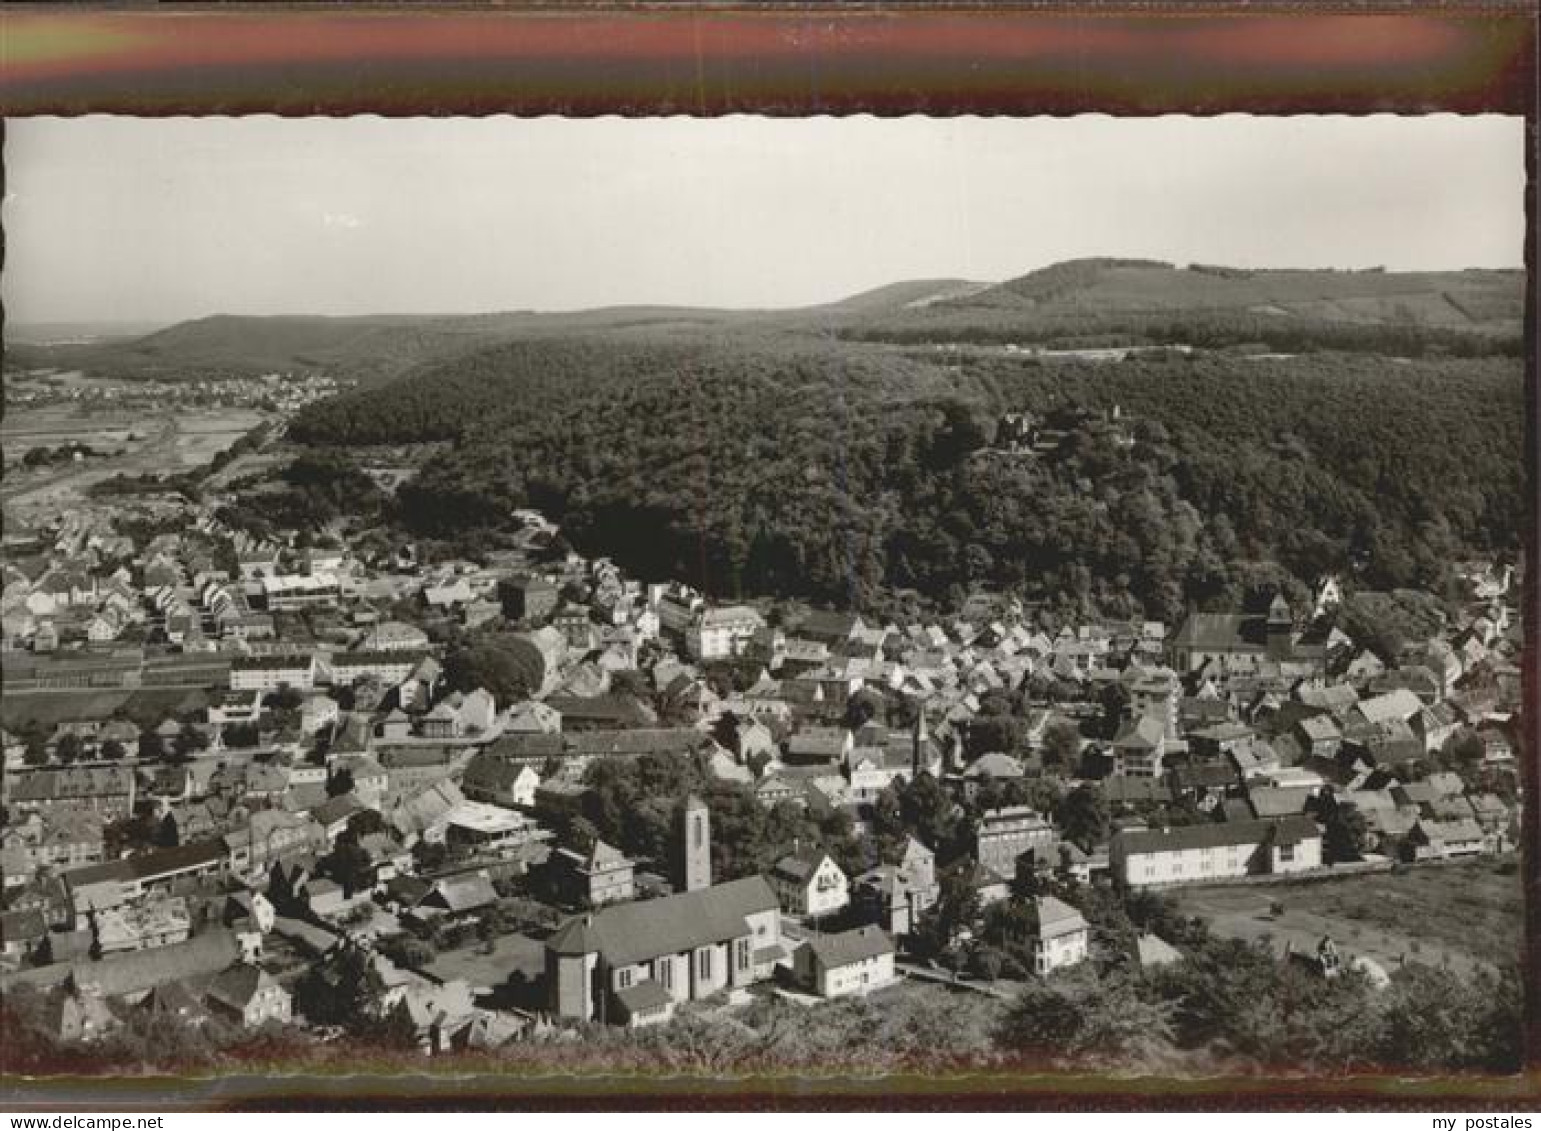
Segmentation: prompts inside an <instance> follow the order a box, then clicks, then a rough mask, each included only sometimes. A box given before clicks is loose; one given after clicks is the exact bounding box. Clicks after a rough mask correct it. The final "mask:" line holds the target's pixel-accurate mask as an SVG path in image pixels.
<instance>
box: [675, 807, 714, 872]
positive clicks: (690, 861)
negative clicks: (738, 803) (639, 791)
mask: <svg viewBox="0 0 1541 1131" xmlns="http://www.w3.org/2000/svg"><path fill="white" fill-rule="evenodd" d="M684 822H685V823H684V828H683V829H682V830H681V832H682V833H683V834H684V835H683V836H682V838H681V843H680V877H679V879H680V888H681V890H682V891H699V890H700V889H701V888H709V887H711V886H712V819H711V813H710V811H709V810H708V809H707V807H706V802H704V801H702V800H701V799H700V798H699V797H697V796H696V795H695V794H691V795H690V796H689V797H687V798H686V799H685V815H684Z"/></svg>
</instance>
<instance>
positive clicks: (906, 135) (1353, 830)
mask: <svg viewBox="0 0 1541 1131" xmlns="http://www.w3.org/2000/svg"><path fill="white" fill-rule="evenodd" d="M1527 144H1528V143H1527V140H1526V127H1525V122H1524V120H1523V119H1522V118H1520V117H1517V116H1510V115H1502V114H1467V115H1457V114H1450V113H1432V114H1401V115H1396V114H1372V115H1368V116H1346V115H1340V116H1335V115H1298V116H1292V115H1276V116H1252V115H1247V114H1219V115H1216V116H1209V117H1189V116H1182V115H1167V116H1153V117H1143V118H1129V117H1117V116H1110V115H1099V114H1087V115H1074V116H1064V117H1049V116H1043V117H966V116H965V117H926V116H920V115H912V116H904V117H892V118H884V117H872V116H865V115H855V116H847V117H813V116H810V117H780V118H775V117H763V116H755V115H729V116H723V117H663V116H660V117H633V118H621V117H595V118H586V119H577V118H563V117H555V116H548V117H533V118H520V117H512V116H492V117H481V118H472V117H453V116H450V117H439V118H426V117H417V118H396V119H388V118H383V117H372V116H358V117H349V116H340V117H299V118H280V117H273V116H253V117H239V116H232V117H191V116H190V117H168V118H149V117H130V116H119V115H111V114H87V115H83V116H78V117H46V116H43V117H23V118H15V119H12V120H10V121H8V122H7V123H6V128H5V142H4V163H5V191H4V201H3V206H0V219H3V223H4V229H5V263H4V272H3V280H0V285H3V297H4V305H5V357H4V410H5V411H4V420H3V428H0V439H3V450H4V477H3V482H0V504H3V518H4V544H3V569H4V595H3V610H0V611H3V638H4V640H3V643H4V654H3V671H4V682H3V697H0V716H3V718H0V722H3V737H4V777H3V782H4V790H3V810H0V812H3V826H0V853H3V859H0V863H3V881H4V882H3V895H0V898H3V912H0V944H3V950H0V1049H3V1054H0V1055H3V1062H4V1070H5V1074H6V1075H7V1076H8V1077H11V1078H12V1079H21V1078H25V1077H47V1076H50V1075H52V1074H57V1073H64V1074H67V1075H71V1076H78V1077H86V1078H107V1077H132V1076H172V1077H182V1078H188V1077H198V1078H214V1079H217V1078H219V1077H220V1076H221V1075H222V1074H226V1073H229V1074H252V1073H255V1074H262V1073H267V1072H272V1073H278V1072H283V1071H301V1072H315V1073H320V1074H346V1073H351V1072H375V1073H382V1072H383V1073H385V1074H387V1075H390V1074H398V1075H402V1076H407V1075H410V1076H413V1077H418V1076H426V1077H432V1076H435V1075H439V1074H443V1075H453V1074H465V1073H490V1074H495V1075H503V1076H507V1077H509V1078H517V1077H520V1076H521V1075H528V1076H541V1075H544V1074H551V1073H561V1074H564V1075H567V1076H570V1077H573V1078H576V1079H580V1080H581V1079H582V1078H584V1077H585V1076H587V1075H593V1076H595V1077H599V1076H603V1075H606V1074H611V1073H622V1074H634V1075H640V1076H647V1075H649V1074H661V1075H679V1074H684V1075H686V1076H691V1075H697V1076H701V1077H708V1078H722V1077H729V1078H733V1077H740V1076H744V1077H752V1076H760V1075H770V1076H778V1075H779V1076H785V1077H798V1078H807V1079H809V1080H811V1081H813V1082H814V1083H815V1084H817V1082H818V1081H820V1080H825V1081H830V1080H845V1079H861V1078H870V1077H882V1076H895V1077H898V1076H904V1075H907V1074H911V1075H916V1076H919V1077H930V1078H935V1079H942V1078H946V1077H948V1076H949V1075H953V1074H956V1075H959V1076H969V1075H978V1074H985V1075H986V1076H988V1075H990V1074H996V1075H1001V1076H1006V1075H1010V1074H1022V1075H1029V1076H1038V1075H1047V1076H1053V1075H1054V1074H1058V1073H1065V1074H1081V1075H1083V1076H1084V1075H1085V1074H1093V1075H1094V1076H1095V1075H1100V1076H1104V1077H1107V1078H1109V1079H1118V1078H1141V1077H1153V1076H1154V1077H1161V1078H1167V1079H1171V1080H1177V1081H1181V1080H1185V1079H1201V1078H1208V1077H1226V1078H1232V1079H1239V1080H1243V1081H1245V1080H1248V1079H1255V1080H1264V1079H1267V1080H1278V1079H1281V1078H1283V1079H1286V1080H1288V1079H1299V1080H1304V1081H1312V1080H1322V1079H1336V1078H1341V1077H1348V1076H1355V1075H1367V1076H1388V1077H1405V1078H1417V1077H1440V1076H1463V1075H1470V1076H1476V1077H1483V1078H1486V1077H1510V1076H1512V1075H1513V1074H1515V1073H1518V1072H1520V1071H1521V1069H1522V1067H1523V1065H1524V1063H1525V1052H1524V1046H1523V1028H1524V1023H1525V999H1524V993H1523V988H1522V984H1523V969H1524V967H1523V956H1524V953H1525V939H1524V906H1523V893H1522V888H1523V869H1522V867H1521V859H1520V853H1519V851H1518V849H1519V843H1520V839H1521V823H1522V820H1523V815H1524V806H1525V805H1526V804H1527V803H1529V802H1530V799H1529V798H1527V797H1526V795H1525V789H1524V777H1525V775H1524V774H1523V773H1522V766H1523V765H1524V762H1525V759H1526V758H1527V757H1528V756H1529V752H1528V750H1527V745H1528V744H1527V742H1526V731H1525V728H1524V726H1523V725H1522V715H1521V710H1522V693H1521V686H1522V670H1523V664H1522V658H1523V653H1524V648H1525V641H1524V639H1523V632H1522V600H1521V594H1522V592H1523V590H1524V586H1525V584H1526V582H1525V573H1526V570H1527V568H1528V566H1529V564H1530V563H1528V562H1527V561H1526V558H1525V553H1524V544H1525V539H1526V537H1527V534H1528V527H1529V521H1530V519H1529V514H1530V505H1531V501H1530V485H1529V483H1528V475H1527V470H1526V454H1525V448H1526V443H1527V432H1526V395H1527V392H1526V377H1525V373H1526V348H1527V347H1526V337H1525V334H1526V302H1527V298H1526V295H1527V291H1526V273H1525V240H1526V215H1525V190H1526V162H1525V152H1526V145H1527Z"/></svg>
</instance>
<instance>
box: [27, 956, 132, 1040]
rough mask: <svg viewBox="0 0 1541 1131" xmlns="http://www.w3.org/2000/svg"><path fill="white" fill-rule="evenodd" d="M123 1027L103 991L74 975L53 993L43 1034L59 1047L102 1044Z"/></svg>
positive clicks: (46, 1005) (48, 999)
mask: <svg viewBox="0 0 1541 1131" xmlns="http://www.w3.org/2000/svg"><path fill="white" fill-rule="evenodd" d="M121 1024H122V1022H121V1021H119V1020H118V1017H117V1015H116V1014H115V1013H113V1012H112V1010H111V1009H110V1008H109V1007H108V1005H107V1002H106V1000H105V999H104V997H103V995H102V993H101V991H100V990H99V989H97V988H96V986H95V985H94V984H93V983H91V982H90V981H88V980H82V979H77V978H75V977H74V975H73V972H72V973H71V975H70V976H69V977H67V978H66V979H65V980H64V981H63V982H61V983H59V984H58V985H56V986H54V987H53V988H52V989H51V990H49V992H48V995H47V997H46V998H45V999H44V1008H43V1016H42V1018H41V1021H40V1025H41V1028H42V1030H43V1032H44V1033H45V1034H46V1035H47V1036H48V1038H49V1039H50V1040H52V1041H54V1042H55V1043H58V1044H67V1043H73V1042H76V1041H97V1040H101V1039H102V1038H103V1037H105V1036H107V1035H108V1034H109V1033H111V1032H112V1031H113V1030H114V1029H116V1028H118V1026H119V1025H121Z"/></svg>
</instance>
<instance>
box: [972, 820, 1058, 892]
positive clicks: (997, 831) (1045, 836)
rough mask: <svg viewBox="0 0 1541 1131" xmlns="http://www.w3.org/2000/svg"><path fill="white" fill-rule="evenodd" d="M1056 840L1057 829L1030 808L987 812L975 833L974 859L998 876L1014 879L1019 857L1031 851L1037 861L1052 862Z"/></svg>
mask: <svg viewBox="0 0 1541 1131" xmlns="http://www.w3.org/2000/svg"><path fill="white" fill-rule="evenodd" d="M1056 840H1057V837H1056V835H1055V832H1054V826H1053V825H1052V824H1050V823H1049V822H1048V821H1047V820H1045V819H1044V817H1043V815H1042V814H1040V813H1039V812H1038V811H1037V810H1035V809H1033V808H1031V807H1030V806H1027V805H1013V806H1009V807H1007V808H1002V809H987V810H985V811H984V812H983V813H981V814H980V816H979V825H978V827H977V828H976V829H975V830H974V856H975V859H977V860H978V861H979V863H980V865H981V866H982V867H984V868H987V869H989V870H990V871H991V872H994V873H995V874H996V875H999V876H1014V875H1016V874H1017V857H1019V856H1021V855H1022V854H1023V853H1024V852H1029V851H1030V852H1032V853H1033V856H1034V859H1038V858H1040V857H1042V858H1044V859H1049V858H1052V856H1053V847H1054V844H1055V842H1056Z"/></svg>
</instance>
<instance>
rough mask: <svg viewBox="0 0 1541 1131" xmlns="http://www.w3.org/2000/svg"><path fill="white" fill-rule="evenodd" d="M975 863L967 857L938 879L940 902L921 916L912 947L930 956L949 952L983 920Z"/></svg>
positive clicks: (947, 869) (938, 897) (944, 871)
mask: <svg viewBox="0 0 1541 1131" xmlns="http://www.w3.org/2000/svg"><path fill="white" fill-rule="evenodd" d="M974 868H975V865H974V862H973V860H971V859H968V858H966V857H965V858H964V859H963V860H961V861H959V862H958V863H957V864H954V865H953V866H952V867H950V868H945V869H943V870H942V872H941V873H940V874H939V875H938V876H937V889H938V890H937V898H936V902H935V903H934V904H932V905H931V906H930V907H928V908H927V909H926V910H925V911H923V912H922V913H921V916H920V920H919V922H918V923H916V925H915V932H914V937H913V940H912V945H913V946H914V948H915V950H916V951H917V952H918V953H920V954H923V955H926V956H928V957H937V956H940V955H943V954H945V953H947V951H949V950H950V949H951V948H952V945H953V943H954V942H955V941H956V940H957V937H958V934H959V932H961V931H962V930H963V928H964V927H967V926H969V925H970V924H971V923H973V922H974V920H975V919H977V918H978V917H979V891H978V889H977V888H975V887H974Z"/></svg>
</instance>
